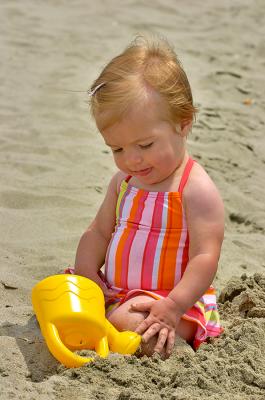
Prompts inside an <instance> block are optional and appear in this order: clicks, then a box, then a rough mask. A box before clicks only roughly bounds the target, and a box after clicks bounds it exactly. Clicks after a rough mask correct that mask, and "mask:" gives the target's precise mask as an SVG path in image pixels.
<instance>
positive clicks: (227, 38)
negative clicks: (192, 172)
mask: <svg viewBox="0 0 265 400" xmlns="http://www.w3.org/2000/svg"><path fill="white" fill-rule="evenodd" d="M264 16H265V3H264V2H263V1H262V0H252V1H247V0H235V1H233V2H231V1H228V0H224V1H223V2H213V1H210V0H206V1H204V2H198V1H196V0H187V1H186V2H182V1H178V0H175V1H174V0H153V1H152V2H147V1H146V2H145V1H141V0H139V1H137V0H132V1H130V0H125V1H115V2H112V1H110V0H106V1H104V2H103V1H102V2H92V1H85V0H75V1H73V2H67V1H66V0H60V1H57V2H55V1H52V0H49V1H45V2H44V1H43V2H41V1H39V2H36V1H33V0H25V1H23V2H21V1H18V0H12V1H11V0H10V1H3V2H1V4H0V50H1V69H0V80H1V87H0V94H1V96H0V126H1V128H0V129H1V131H0V163H1V175H0V224H1V230H0V245H1V250H0V255H1V266H0V398H1V400H6V399H26V400H29V399H31V400H35V399H38V400H44V399H50V400H53V399H62V400H66V399H72V398H76V397H77V398H78V399H79V400H82V399H106V398H108V399H109V400H114V399H115V400H140V399H150V398H152V399H154V400H157V399H170V400H173V399H178V400H196V399H215V400H216V399H223V400H226V399H230V398H231V397H233V398H234V399H240V400H242V399H243V400H244V399H251V400H254V399H264V398H265V336H264V331H265V261H264V256H265V251H264V248H265V239H264V229H265V221H264V197H265V185H264V163H265V151H264V150H265V145H264V143H265V141H264V124H265V117H264V114H265V113H264V105H265V100H264V83H265V79H264V76H265V74H264V72H265V57H264V56H265V44H264V36H265V29H264V27H265V17H264ZM137 33H159V34H162V35H164V36H166V37H167V38H168V39H169V41H170V42H171V43H172V44H173V45H174V47H175V50H176V52H177V54H178V55H179V57H180V59H181V61H182V63H183V65H184V68H185V70H186V72H187V75H188V77H189V79H190V83H191V86H192V88H193V95H194V99H195V102H196V104H197V105H198V106H199V108H200V113H199V115H198V118H197V122H196V124H195V125H194V127H193V131H192V133H191V135H190V137H189V140H188V145H189V150H190V153H191V155H192V156H193V157H194V158H195V159H196V160H197V161H199V162H200V163H201V164H202V165H203V166H204V167H205V168H206V170H207V171H208V173H209V174H210V176H211V177H212V178H213V179H214V181H215V182H216V184H217V186H218V188H219V190H220V193H221V195H222V197H223V199H224V203H225V210H226V232H225V240H224V245H223V251H222V256H221V259H220V267H219V270H218V274H217V277H216V279H215V286H216V289H217V291H218V296H219V305H220V312H221V317H222V322H223V325H224V328H225V333H224V334H223V335H222V336H221V337H220V338H219V339H217V340H213V341H211V342H210V343H208V344H204V345H202V346H201V348H200V349H199V350H198V351H197V352H196V353H194V352H193V351H192V350H191V348H189V347H188V346H187V345H186V344H184V343H182V342H180V343H179V344H178V345H177V346H176V350H175V352H174V354H173V355H172V356H171V358H170V359H169V360H167V361H162V360H160V359H159V357H157V356H156V357H153V358H151V359H148V358H146V357H144V358H143V359H137V358H136V357H134V356H132V357H123V356H118V355H116V354H112V355H111V356H110V357H109V358H108V359H107V360H101V359H97V360H96V361H95V363H93V364H90V365H88V366H85V367H83V368H79V369H74V370H68V369H66V368H64V367H62V366H60V365H59V364H58V362H57V361H56V360H55V359H54V358H53V357H52V356H51V355H50V353H49V351H48V350H47V347H46V344H45V342H44V340H43V338H42V336H41V333H40V331H39V327H38V324H37V322H36V318H35V316H34V313H33V310H32V306H31V288H32V287H33V286H34V285H35V284H36V283H37V282H38V281H39V280H41V279H43V278H44V277H46V276H48V275H52V274H55V273H57V272H58V271H61V270H63V269H64V268H66V267H67V266H69V265H72V264H73V262H74V257H75V251H76V247H77V244H78V241H79V238H80V236H81V234H82V232H83V231H84V230H85V228H86V227H87V226H88V224H89V222H90V221H91V219H92V218H93V216H94V215H95V212H96V210H97V208H98V206H99V204H100V202H101V201H102V199H103V196H104V193H105V191H106V187H107V185H108V182H109V179H110V177H111V175H112V174H113V172H114V171H115V166H114V164H113V162H112V158H111V154H110V153H109V151H108V150H106V148H105V146H104V143H103V141H102V139H101V137H100V135H99V134H98V132H97V130H96V128H95V125H94V124H93V122H92V121H91V118H90V117H89V113H88V107H87V97H86V93H85V91H86V90H87V89H88V87H89V85H90V84H91V83H92V82H93V79H94V78H96V76H97V74H98V72H99V70H100V68H102V66H103V65H105V64H106V62H108V61H109V59H110V58H111V57H113V56H114V55H116V54H117V53H118V52H120V51H122V50H123V48H124V47H125V46H126V45H127V44H128V43H129V42H130V41H131V40H132V39H133V38H134V36H135V35H136V34H137Z"/></svg>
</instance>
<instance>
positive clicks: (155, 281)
mask: <svg viewBox="0 0 265 400" xmlns="http://www.w3.org/2000/svg"><path fill="white" fill-rule="evenodd" d="M167 217H168V194H167V193H165V196H164V202H163V212H162V221H161V231H160V234H159V237H158V241H157V245H156V252H155V257H154V266H153V274H152V289H153V290H156V289H157V285H158V271H159V264H160V256H161V250H162V245H163V240H164V237H165V233H166V227H167Z"/></svg>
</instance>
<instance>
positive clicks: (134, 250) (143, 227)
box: [127, 194, 157, 289]
mask: <svg viewBox="0 0 265 400" xmlns="http://www.w3.org/2000/svg"><path fill="white" fill-rule="evenodd" d="M156 197H157V195H156V196H154V195H152V196H150V194H149V195H148V196H147V198H146V199H145V204H144V209H143V213H142V216H141V220H140V222H139V225H138V230H137V231H136V234H135V236H134V239H133V242H132V245H131V249H130V256H129V265H128V278H127V284H128V288H129V289H136V288H140V287H141V276H142V264H143V257H144V251H145V247H146V242H147V239H148V235H149V232H150V230H151V226H152V218H153V212H154V207H155V201H156Z"/></svg>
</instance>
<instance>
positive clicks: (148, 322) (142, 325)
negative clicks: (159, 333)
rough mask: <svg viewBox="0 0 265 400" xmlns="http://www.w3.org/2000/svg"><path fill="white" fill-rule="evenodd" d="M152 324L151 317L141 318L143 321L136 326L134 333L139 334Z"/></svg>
mask: <svg viewBox="0 0 265 400" xmlns="http://www.w3.org/2000/svg"><path fill="white" fill-rule="evenodd" d="M152 324H153V321H152V320H151V318H149V317H147V318H146V319H144V320H143V322H141V323H140V325H139V326H137V328H136V329H135V332H136V333H139V334H140V335H141V334H142V333H144V332H145V331H146V330H147V329H148V328H149V326H151V325H152Z"/></svg>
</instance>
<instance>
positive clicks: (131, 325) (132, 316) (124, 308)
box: [108, 295, 197, 356]
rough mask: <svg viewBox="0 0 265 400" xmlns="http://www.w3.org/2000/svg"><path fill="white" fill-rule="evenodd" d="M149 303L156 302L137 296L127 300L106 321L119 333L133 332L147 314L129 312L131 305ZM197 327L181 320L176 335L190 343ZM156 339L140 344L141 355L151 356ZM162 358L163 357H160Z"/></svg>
mask: <svg viewBox="0 0 265 400" xmlns="http://www.w3.org/2000/svg"><path fill="white" fill-rule="evenodd" d="M150 301H156V300H155V299H153V298H152V297H150V296H146V295H138V296H136V297H133V298H132V299H129V300H128V301H126V302H125V303H123V304H122V305H121V306H120V307H118V308H117V309H116V310H115V311H113V313H111V314H110V316H109V317H108V320H109V321H110V322H111V323H112V324H113V325H114V326H115V328H117V329H118V330H119V331H124V330H130V331H135V329H136V328H137V326H139V325H140V323H141V322H142V321H143V320H144V319H145V318H146V317H147V313H141V312H135V311H133V312H132V311H129V309H130V305H131V304H132V303H134V304H135V303H145V302H150ZM196 329H197V325H196V323H194V322H190V321H187V320H184V319H181V321H180V323H179V324H178V326H177V329H176V334H177V335H178V336H180V337H181V338H183V339H184V340H186V341H187V342H188V343H190V342H191V341H192V340H193V338H194V335H195V332H196ZM156 341H157V337H154V338H152V339H151V340H150V341H149V342H148V343H146V344H142V353H143V354H146V355H147V356H151V355H152V354H153V352H154V348H155V345H156ZM162 356H164V355H162Z"/></svg>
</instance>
